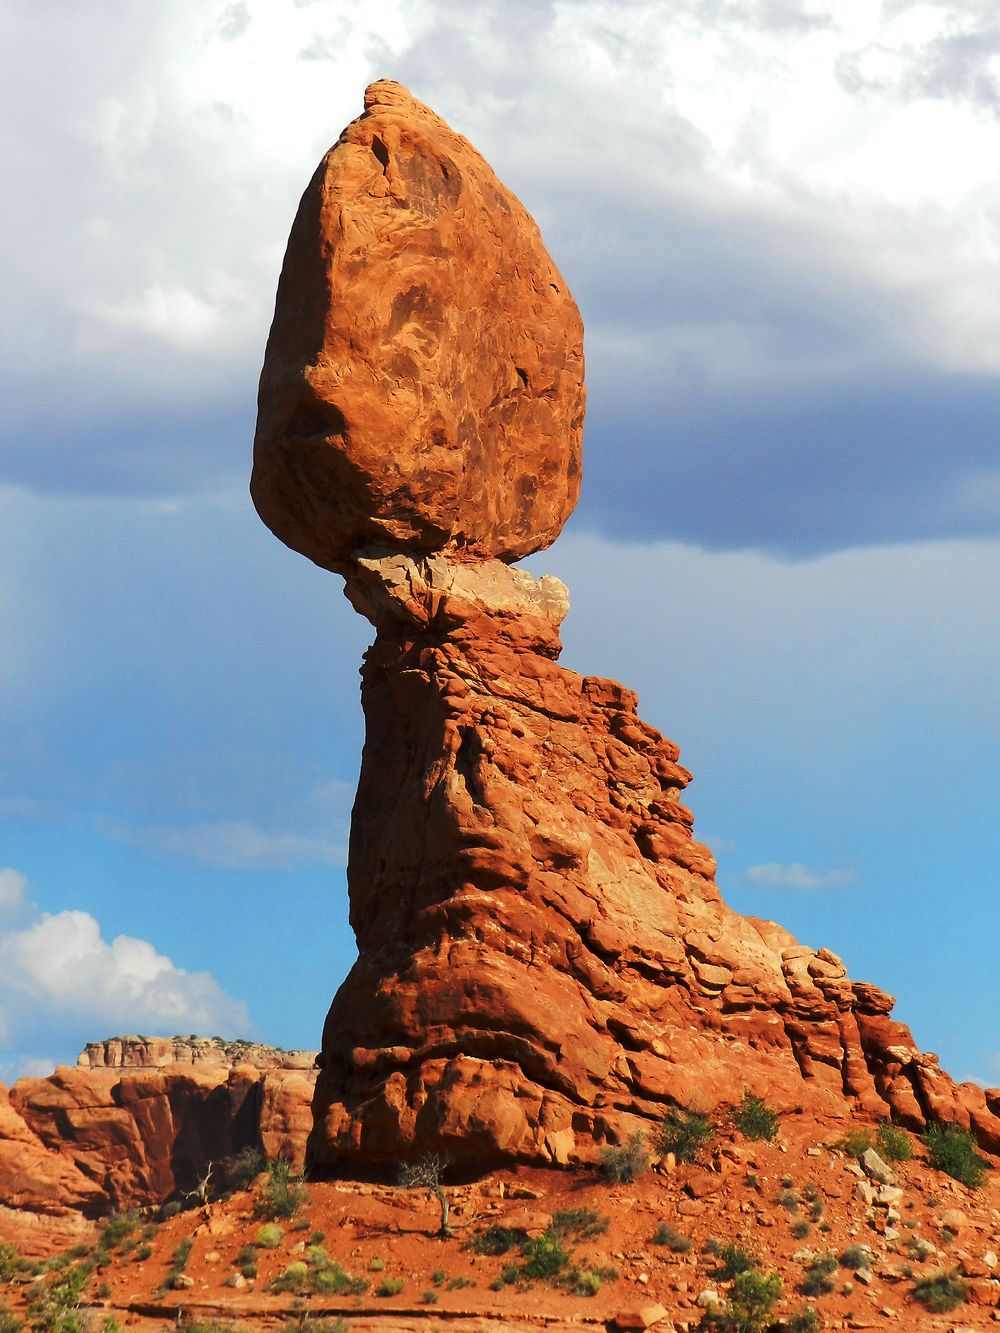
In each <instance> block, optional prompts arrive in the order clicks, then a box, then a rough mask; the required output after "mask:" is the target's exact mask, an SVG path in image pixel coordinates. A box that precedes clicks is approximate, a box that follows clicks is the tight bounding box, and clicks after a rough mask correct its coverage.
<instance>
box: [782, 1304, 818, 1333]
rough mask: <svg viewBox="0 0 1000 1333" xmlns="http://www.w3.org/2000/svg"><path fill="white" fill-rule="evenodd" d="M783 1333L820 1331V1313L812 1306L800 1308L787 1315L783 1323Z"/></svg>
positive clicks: (812, 1332)
mask: <svg viewBox="0 0 1000 1333" xmlns="http://www.w3.org/2000/svg"><path fill="white" fill-rule="evenodd" d="M781 1327H782V1330H783V1333H819V1330H820V1328H821V1327H822V1325H821V1324H820V1321H819V1314H818V1312H817V1311H816V1310H814V1309H813V1308H812V1306H807V1307H806V1308H805V1309H804V1310H799V1311H797V1312H796V1313H795V1314H789V1315H785V1319H784V1323H783V1324H782V1325H781Z"/></svg>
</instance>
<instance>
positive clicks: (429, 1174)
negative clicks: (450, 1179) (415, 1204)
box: [399, 1152, 450, 1237]
mask: <svg viewBox="0 0 1000 1333" xmlns="http://www.w3.org/2000/svg"><path fill="white" fill-rule="evenodd" d="M447 1169H448V1159H447V1157H442V1156H441V1154H440V1153H431V1152H429V1153H425V1154H424V1156H423V1157H421V1158H420V1160H419V1161H417V1162H409V1163H407V1165H406V1166H404V1167H403V1169H402V1170H401V1171H400V1173H399V1183H400V1185H402V1187H403V1189H407V1190H426V1191H427V1193H428V1194H432V1195H433V1196H434V1198H435V1199H436V1200H437V1205H438V1207H439V1208H440V1210H441V1224H440V1226H439V1227H438V1235H439V1236H442V1237H444V1236H447V1235H448V1232H449V1215H450V1204H449V1202H448V1195H447V1194H446V1193H445V1188H444V1178H445V1172H446V1171H447Z"/></svg>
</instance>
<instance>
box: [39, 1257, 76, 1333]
mask: <svg viewBox="0 0 1000 1333" xmlns="http://www.w3.org/2000/svg"><path fill="white" fill-rule="evenodd" d="M89 1278H90V1271H89V1270H88V1269H87V1268H86V1267H84V1265H82V1264H74V1265H73V1267H72V1268H69V1269H67V1270H66V1271H65V1272H63V1273H60V1274H59V1275H58V1276H57V1277H56V1278H55V1279H54V1280H53V1281H51V1282H45V1283H42V1285H40V1286H39V1287H37V1288H36V1289H35V1291H34V1292H33V1294H32V1297H31V1300H30V1301H29V1302H28V1309H27V1314H28V1321H29V1323H30V1325H31V1327H32V1329H33V1330H34V1331H35V1333H83V1312H82V1310H81V1309H80V1305H81V1302H82V1299H83V1293H84V1289H85V1287H86V1285H87V1282H88V1280H89Z"/></svg>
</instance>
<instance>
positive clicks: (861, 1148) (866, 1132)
mask: <svg viewBox="0 0 1000 1333" xmlns="http://www.w3.org/2000/svg"><path fill="white" fill-rule="evenodd" d="M836 1146H837V1147H838V1148H840V1150H841V1151H842V1152H846V1153H847V1155H848V1157H861V1156H862V1155H863V1154H864V1153H866V1152H867V1151H868V1149H869V1148H874V1147H875V1135H874V1134H873V1133H872V1132H871V1130H870V1129H851V1130H848V1132H847V1133H846V1134H845V1135H844V1137H843V1138H842V1139H838V1141H837V1144H836Z"/></svg>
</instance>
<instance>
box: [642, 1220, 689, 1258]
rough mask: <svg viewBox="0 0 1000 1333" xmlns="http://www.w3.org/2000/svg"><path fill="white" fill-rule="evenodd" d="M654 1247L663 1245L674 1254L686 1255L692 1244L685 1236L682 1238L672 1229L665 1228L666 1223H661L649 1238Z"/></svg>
mask: <svg viewBox="0 0 1000 1333" xmlns="http://www.w3.org/2000/svg"><path fill="white" fill-rule="evenodd" d="M651 1239H652V1242H653V1244H654V1245H665V1246H666V1247H667V1249H668V1250H672V1251H673V1253H674V1254H687V1252H688V1250H690V1249H691V1248H692V1242H691V1241H690V1240H688V1238H687V1236H682V1235H681V1233H680V1232H679V1231H675V1230H674V1229H673V1227H670V1226H667V1224H666V1222H661V1223H660V1224H659V1225H658V1226H657V1228H656V1230H655V1231H654V1232H653V1235H652V1237H651Z"/></svg>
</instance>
